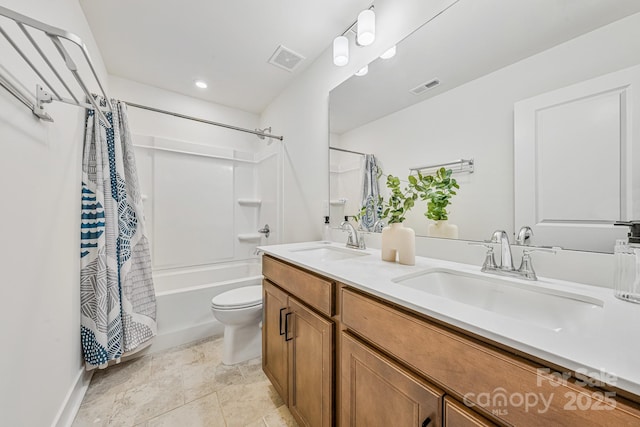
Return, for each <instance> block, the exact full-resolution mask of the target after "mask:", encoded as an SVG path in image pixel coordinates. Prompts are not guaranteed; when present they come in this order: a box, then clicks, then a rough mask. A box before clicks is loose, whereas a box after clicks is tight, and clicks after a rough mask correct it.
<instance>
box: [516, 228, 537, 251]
mask: <svg viewBox="0 0 640 427" xmlns="http://www.w3.org/2000/svg"><path fill="white" fill-rule="evenodd" d="M532 238H533V230H532V229H531V227H529V226H528V225H525V226H523V227H521V228H520V231H518V236H517V237H516V245H521V246H531V240H532Z"/></svg>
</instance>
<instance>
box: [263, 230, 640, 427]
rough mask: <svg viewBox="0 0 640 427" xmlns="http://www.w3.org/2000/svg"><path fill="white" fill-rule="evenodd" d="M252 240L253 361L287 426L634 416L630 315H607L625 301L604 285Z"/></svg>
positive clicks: (622, 419)
mask: <svg viewBox="0 0 640 427" xmlns="http://www.w3.org/2000/svg"><path fill="white" fill-rule="evenodd" d="M262 250H263V251H264V252H265V254H266V255H265V256H264V257H263V275H264V282H263V284H264V289H263V295H264V325H263V370H264V372H265V374H266V375H267V376H268V377H269V379H270V380H271V382H272V383H273V386H274V387H275V389H276V390H277V391H278V393H279V394H280V395H281V396H282V398H283V399H284V401H285V402H286V403H287V405H288V406H289V408H290V410H291V413H292V414H293V416H294V417H295V418H296V420H297V421H298V423H299V424H300V425H309V426H332V425H340V426H351V425H366V426H390V425H393V426H455V427H466V426H495V425H498V426H509V425H514V426H549V425H566V426H573V425H576V426H577V425H580V426H637V425H640V372H638V371H639V370H638V369H636V368H635V363H634V357H633V355H634V354H638V353H637V350H638V348H637V347H638V344H637V343H636V342H635V341H636V340H629V339H628V338H627V337H629V336H637V333H638V331H637V330H635V329H634V328H636V329H637V327H635V326H629V328H628V329H627V330H626V334H623V333H620V332H618V329H616V328H611V327H612V326H619V324H620V323H619V324H617V325H616V323H617V322H621V320H622V319H625V320H626V321H627V322H628V323H627V324H633V323H635V324H636V325H637V324H638V322H637V320H638V317H639V316H640V314H639V313H638V308H639V307H637V306H636V305H633V304H629V303H624V302H622V301H618V300H616V299H615V298H613V296H612V292H611V290H610V289H600V288H594V287H592V286H586V285H581V284H576V283H571V282H562V281H556V280H550V279H544V278H542V279H540V280H539V281H537V282H529V283H527V282H526V281H523V280H518V279H495V278H493V277H491V276H490V275H487V274H484V273H480V272H479V270H480V267H478V266H470V265H465V264H458V263H453V262H447V261H440V260H434V259H428V258H421V257H417V258H416V265H415V266H402V265H399V264H395V263H387V262H383V261H381V260H380V253H379V251H377V250H366V251H363V250H356V249H353V250H350V249H346V248H344V247H343V245H338V244H335V243H333V244H328V243H322V242H313V243H301V244H289V245H277V246H268V247H263V248H262ZM434 283H436V285H434ZM469 286H472V287H473V288H471V287H469ZM474 289H477V291H476V290H474ZM456 292H458V294H456ZM465 295H466V296H465ZM465 298H467V299H465ZM545 310H546V311H545ZM567 313H568V314H567ZM631 341H634V342H631Z"/></svg>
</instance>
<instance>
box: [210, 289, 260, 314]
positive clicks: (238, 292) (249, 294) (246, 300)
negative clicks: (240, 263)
mask: <svg viewBox="0 0 640 427" xmlns="http://www.w3.org/2000/svg"><path fill="white" fill-rule="evenodd" d="M259 305H262V286H261V285H254V286H244V287H242V288H237V289H232V290H230V291H226V292H223V293H221V294H220V295H216V296H215V297H213V298H212V299H211V307H212V308H215V309H217V310H236V309H240V308H249V307H255V306H259Z"/></svg>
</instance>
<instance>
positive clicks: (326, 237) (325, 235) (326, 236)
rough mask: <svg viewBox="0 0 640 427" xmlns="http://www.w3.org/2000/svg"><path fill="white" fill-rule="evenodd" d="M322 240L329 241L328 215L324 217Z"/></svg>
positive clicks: (329, 225)
mask: <svg viewBox="0 0 640 427" xmlns="http://www.w3.org/2000/svg"><path fill="white" fill-rule="evenodd" d="M322 240H324V241H325V242H330V241H331V223H330V222H329V217H328V216H325V217H324V228H323V229H322Z"/></svg>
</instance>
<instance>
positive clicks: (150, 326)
mask: <svg viewBox="0 0 640 427" xmlns="http://www.w3.org/2000/svg"><path fill="white" fill-rule="evenodd" d="M98 100H99V101H100V102H101V105H105V100H104V99H102V98H99V97H98ZM111 104H112V106H113V113H106V116H107V119H108V120H109V122H110V123H111V128H106V127H105V126H104V125H102V124H101V122H100V120H99V118H98V116H96V114H94V111H93V110H88V114H87V117H86V130H85V141H84V154H83V161H82V221H81V222H82V223H81V249H80V257H81V273H80V278H81V285H80V286H81V288H80V298H81V301H80V303H81V339H82V349H83V352H84V359H85V362H86V367H87V369H93V368H96V367H100V368H104V367H106V366H107V365H108V363H109V362H110V361H112V360H115V361H119V359H120V357H122V356H123V355H126V354H131V353H132V352H135V351H136V349H141V348H144V347H145V346H146V345H145V343H149V340H150V339H151V338H152V337H153V336H155V335H156V299H155V291H154V287H153V280H152V278H151V257H150V252H149V240H148V239H147V237H146V235H145V226H144V214H143V211H142V197H141V194H140V186H139V184H138V175H137V170H136V162H135V157H134V153H133V146H132V143H131V133H130V131H129V123H128V118H127V106H126V105H125V104H124V103H123V102H119V101H117V100H111Z"/></svg>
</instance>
